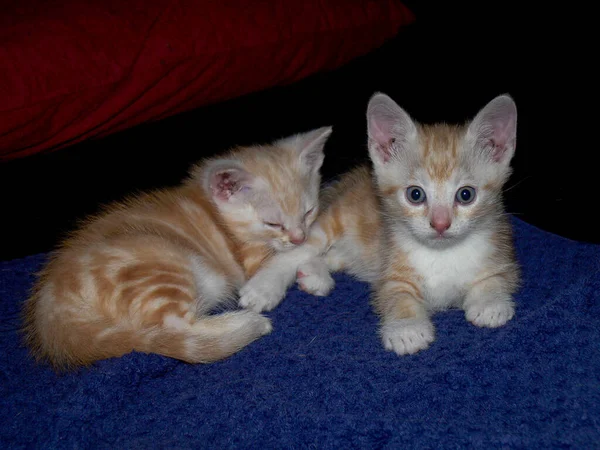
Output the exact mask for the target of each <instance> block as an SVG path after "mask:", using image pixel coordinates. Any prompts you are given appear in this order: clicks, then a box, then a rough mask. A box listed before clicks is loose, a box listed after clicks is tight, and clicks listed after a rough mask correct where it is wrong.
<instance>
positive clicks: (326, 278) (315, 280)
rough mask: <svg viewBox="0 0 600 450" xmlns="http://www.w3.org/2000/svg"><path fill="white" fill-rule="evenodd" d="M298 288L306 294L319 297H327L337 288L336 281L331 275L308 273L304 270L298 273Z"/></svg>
mask: <svg viewBox="0 0 600 450" xmlns="http://www.w3.org/2000/svg"><path fill="white" fill-rule="evenodd" d="M297 276H298V287H299V288H300V289H302V290H303V291H304V292H308V293H309V294H312V295H316V296H319V297H325V296H327V295H329V293H330V292H331V290H332V289H333V288H334V287H335V281H334V279H333V278H331V275H329V272H325V273H306V272H304V271H302V270H299V271H298V275H297Z"/></svg>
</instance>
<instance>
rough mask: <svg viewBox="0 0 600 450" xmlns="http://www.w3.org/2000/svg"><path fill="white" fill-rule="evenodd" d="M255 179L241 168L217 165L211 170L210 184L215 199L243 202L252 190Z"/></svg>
mask: <svg viewBox="0 0 600 450" xmlns="http://www.w3.org/2000/svg"><path fill="white" fill-rule="evenodd" d="M253 181H254V177H253V176H252V175H251V174H250V173H248V172H246V171H245V170H244V169H242V168H241V167H237V166H235V165H231V164H229V165H227V164H217V165H215V167H213V168H212V169H211V170H209V175H208V184H209V188H210V192H211V194H212V196H213V198H214V199H215V200H217V201H220V202H231V201H234V200H241V199H243V197H244V196H245V195H246V194H247V193H248V192H250V191H251V190H252V182H253Z"/></svg>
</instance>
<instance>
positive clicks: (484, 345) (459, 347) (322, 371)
mask: <svg viewBox="0 0 600 450" xmlns="http://www.w3.org/2000/svg"><path fill="white" fill-rule="evenodd" d="M513 223H514V227H515V232H516V245H517V249H518V257H519V260H520V262H521V264H522V266H523V276H524V285H523V287H522V289H521V291H520V292H519V294H518V295H517V298H516V301H517V312H516V316H515V318H514V319H513V320H512V321H511V322H510V323H509V324H508V325H507V326H505V327H502V328H499V329H493V330H492V329H479V328H476V327H475V326H473V325H470V324H469V323H468V322H466V320H465V319H464V316H463V313H462V312H460V311H456V310H455V311H448V312H442V313H439V314H437V315H436V316H434V323H435V325H436V327H437V339H436V341H435V342H434V344H433V345H432V347H431V348H430V349H429V350H427V351H424V352H421V353H419V354H417V355H413V356H405V357H398V356H396V355H394V354H392V353H390V352H387V351H385V350H384V349H383V347H382V345H381V343H380V341H379V338H378V336H377V333H376V329H377V318H376V316H375V315H374V313H373V312H372V310H371V308H370V306H369V289H368V287H367V286H366V285H365V284H363V283H359V282H357V281H355V280H353V279H351V278H350V277H347V276H344V275H339V276H336V281H337V287H336V289H335V290H334V291H333V293H332V294H331V295H330V296H329V297H326V298H317V297H312V296H309V295H307V294H305V293H303V292H301V291H298V290H297V289H296V288H293V289H292V290H291V291H290V292H289V295H288V297H287V299H286V300H285V301H284V302H283V303H282V304H281V306H280V307H278V308H277V309H276V310H274V311H272V312H271V313H269V316H270V317H271V318H272V319H273V324H274V327H275V329H274V331H273V333H272V334H271V335H269V336H266V337H264V338H262V339H260V340H258V341H256V342H254V343H253V344H251V345H250V346H249V347H247V348H245V349H243V350H242V351H241V352H240V353H238V354H236V355H234V356H233V357H231V358H229V359H227V360H225V361H222V362H218V363H216V364H212V365H202V366H200V365H199V366H192V365H188V364H185V363H182V362H178V361H175V360H172V359H168V358H165V357H161V356H157V355H144V354H140V353H132V354H129V355H126V356H124V357H122V358H114V359H110V360H106V361H102V362H100V363H98V364H97V365H96V366H95V367H94V368H92V369H89V370H82V371H79V372H76V373H72V374H68V375H62V376H58V375H56V374H54V373H53V372H52V371H51V370H50V369H49V368H48V367H45V366H40V365H36V364H35V363H34V362H33V361H32V360H30V359H29V357H28V355H27V351H26V349H25V348H23V347H22V346H21V344H20V339H19V334H18V327H19V309H20V306H21V304H22V302H23V300H24V299H25V297H26V295H27V290H28V288H29V287H30V286H31V283H32V281H33V276H34V275H33V274H34V272H35V271H36V270H37V269H39V268H40V266H41V264H42V263H43V261H44V258H45V255H36V256H31V257H28V258H24V259H21V260H15V261H10V262H3V263H0V314H1V317H2V322H1V328H0V448H3V449H5V448H44V449H49V448H107V449H108V448H111V449H112V448H143V449H145V448H177V449H183V448H211V449H212V448H215V449H216V448H219V449H222V448H248V449H261V448H319V449H321V448H327V449H329V448H330V449H347V448H354V447H361V448H436V449H440V448H465V447H468V448H485V449H489V448H500V447H502V448H544V449H547V448H571V447H574V448H599V446H600V321H599V318H600V294H599V292H600V277H599V270H600V246H597V245H591V244H583V243H578V242H573V241H569V240H567V239H563V238H560V237H557V236H554V235H551V234H548V233H546V232H543V231H540V230H538V229H536V228H534V227H532V226H530V225H527V224H525V223H524V222H522V221H520V220H517V219H514V221H513Z"/></svg>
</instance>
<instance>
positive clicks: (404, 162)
mask: <svg viewBox="0 0 600 450" xmlns="http://www.w3.org/2000/svg"><path fill="white" fill-rule="evenodd" d="M367 124H368V138H369V139H368V146H369V155H370V157H371V161H372V163H373V169H372V170H371V169H370V168H367V167H360V168H358V169H355V170H354V171H351V172H350V173H349V174H346V175H345V176H343V177H342V179H341V180H340V181H339V182H338V183H336V184H334V185H332V186H330V187H328V188H326V190H325V192H324V193H323V196H322V201H321V208H322V213H321V214H320V216H319V217H318V218H317V220H316V222H315V225H314V226H313V227H312V229H311V234H310V237H309V240H308V242H307V243H306V244H305V245H304V246H302V247H299V248H298V249H296V250H294V251H292V252H289V253H287V254H281V255H278V256H276V257H275V258H273V259H272V260H270V261H269V262H268V263H267V264H265V266H264V268H261V269H260V270H259V271H258V272H257V274H256V275H255V276H254V277H253V278H251V279H250V280H249V281H248V283H247V284H246V285H245V286H244V287H243V288H242V289H241V291H240V293H241V303H242V304H243V305H247V306H249V307H251V308H252V309H254V310H255V311H262V310H268V309H271V308H273V307H274V306H276V305H277V304H278V303H279V302H280V301H281V299H282V298H283V297H284V295H285V292H286V289H287V287H288V286H289V285H291V284H292V282H293V281H294V279H295V278H296V276H297V277H298V284H299V286H300V287H301V288H302V289H304V290H306V291H308V292H311V293H313V294H315V295H327V294H328V293H329V291H330V290H331V289H332V288H333V285H334V281H333V279H332V278H331V276H330V274H329V272H330V271H338V270H344V271H346V272H348V273H350V274H352V275H354V276H356V277H357V278H359V279H360V280H363V281H366V282H369V283H371V284H372V285H373V287H374V290H375V296H374V300H373V302H374V306H375V309H376V311H377V313H378V314H379V315H380V316H381V319H382V320H381V329H380V333H381V338H382V341H383V344H384V346H385V348H386V349H388V350H392V351H394V352H396V353H397V354H399V355H403V354H410V353H415V352H417V351H419V350H422V349H425V348H427V347H428V346H429V345H430V344H431V342H433V340H434V327H433V324H432V322H431V319H430V314H431V313H432V312H433V311H435V310H440V309H444V308H447V307H460V308H462V309H463V310H464V311H465V315H466V318H467V320H469V321H470V322H472V323H473V324H475V325H477V326H481V327H498V326H501V325H504V324H505V323H506V322H507V321H509V320H510V319H511V318H512V317H513V315H514V306H513V300H512V295H513V294H514V292H515V291H516V289H517V286H518V282H519V268H518V265H517V262H516V260H515V257H514V254H513V246H512V238H511V228H510V224H509V221H508V217H507V216H506V215H505V214H504V212H503V206H502V198H501V197H502V187H503V185H504V183H505V182H506V180H507V179H508V177H509V175H510V173H511V169H510V165H509V164H510V161H511V159H512V157H513V154H514V151H515V146H516V126H517V110H516V106H515V104H514V102H513V100H512V99H511V98H510V97H509V96H506V95H503V96H499V97H497V98H495V99H494V100H492V101H491V102H490V103H488V104H487V105H486V106H485V107H484V108H483V109H482V110H481V111H480V112H479V113H478V114H477V116H476V117H475V118H474V119H473V121H471V123H470V124H466V125H464V126H449V125H445V124H435V125H427V126H426V125H420V124H417V123H414V122H413V120H412V119H411V118H410V117H409V115H408V114H407V113H406V112H405V111H404V110H403V109H402V108H400V107H399V106H398V105H397V104H396V103H395V102H394V101H393V100H392V99H391V98H389V97H388V96H386V95H384V94H381V93H379V94H376V95H374V96H373V97H372V98H371V100H370V102H369V105H368V110H367ZM296 269H298V271H297V272H296Z"/></svg>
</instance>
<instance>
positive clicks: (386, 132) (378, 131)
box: [370, 118, 395, 163]
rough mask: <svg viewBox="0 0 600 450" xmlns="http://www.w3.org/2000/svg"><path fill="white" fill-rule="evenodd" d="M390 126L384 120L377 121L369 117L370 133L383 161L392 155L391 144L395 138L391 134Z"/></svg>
mask: <svg viewBox="0 0 600 450" xmlns="http://www.w3.org/2000/svg"><path fill="white" fill-rule="evenodd" d="M390 128H391V127H390V124H388V123H385V121H381V122H378V121H377V119H375V118H371V129H370V134H371V137H372V138H373V139H374V140H375V142H376V143H377V150H378V152H379V154H380V155H381V158H382V159H383V162H384V163H386V162H388V161H389V160H390V158H391V156H392V145H393V144H394V142H395V139H394V138H393V137H392V135H391V132H390Z"/></svg>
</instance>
